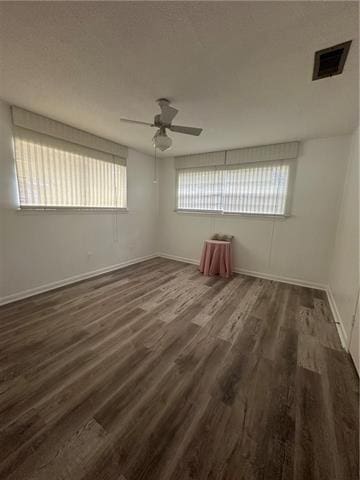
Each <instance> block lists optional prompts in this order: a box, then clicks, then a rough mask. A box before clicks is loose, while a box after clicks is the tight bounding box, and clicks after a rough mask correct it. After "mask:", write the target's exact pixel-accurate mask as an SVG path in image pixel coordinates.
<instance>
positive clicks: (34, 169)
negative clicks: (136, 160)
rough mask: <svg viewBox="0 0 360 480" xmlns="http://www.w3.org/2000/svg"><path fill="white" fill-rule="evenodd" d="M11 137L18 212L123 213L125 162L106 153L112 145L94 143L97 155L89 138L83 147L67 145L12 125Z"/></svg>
mask: <svg viewBox="0 0 360 480" xmlns="http://www.w3.org/2000/svg"><path fill="white" fill-rule="evenodd" d="M41 118H45V117H41ZM45 120H46V119H45ZM56 123H58V122H56ZM44 125H46V121H45V122H44ZM28 126H29V125H28ZM30 126H31V128H33V125H30ZM69 129H70V130H66V131H67V132H68V133H69V132H71V129H72V127H69ZM42 130H44V128H43V129H42ZM13 131H14V154H15V163H16V172H17V179H18V188H19V200H20V206H21V208H44V209H46V208H51V209H52V208H88V209H93V208H105V209H106V208H109V209H126V208H127V180H126V158H122V157H119V156H118V155H115V154H113V153H111V150H114V149H115V147H114V146H113V145H112V142H111V144H110V148H108V145H107V143H106V142H107V140H104V142H105V143H103V142H100V141H99V142H98V144H99V145H101V146H102V147H105V148H104V150H103V151H101V150H97V149H95V148H93V146H94V142H95V140H94V139H93V138H92V137H93V136H91V142H88V144H87V143H86V141H84V142H83V141H82V138H84V139H85V140H87V137H86V136H85V137H81V136H79V139H80V141H81V143H72V142H69V141H67V140H64V139H63V138H60V137H59V138H56V137H53V136H51V135H47V134H43V133H40V132H36V131H34V130H32V129H30V128H23V127H20V126H18V125H14V128H13ZM84 133H85V132H84ZM89 135H90V134H89ZM94 138H97V137H94ZM88 145H90V146H88ZM114 145H116V144H114ZM124 148H125V147H124ZM105 150H108V151H105ZM115 151H116V153H118V152H120V153H121V150H116V149H115Z"/></svg>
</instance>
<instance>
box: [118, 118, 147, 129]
mask: <svg viewBox="0 0 360 480" xmlns="http://www.w3.org/2000/svg"><path fill="white" fill-rule="evenodd" d="M120 121H121V122H126V123H136V124H138V125H148V126H149V127H154V126H155V125H154V124H152V123H148V122H140V121H139V120H129V119H128V118H120Z"/></svg>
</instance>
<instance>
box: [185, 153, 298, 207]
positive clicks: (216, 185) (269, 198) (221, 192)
mask: <svg viewBox="0 0 360 480" xmlns="http://www.w3.org/2000/svg"><path fill="white" fill-rule="evenodd" d="M292 167H293V164H292V163H291V161H286V162H263V163H258V162H256V163H251V164H244V165H237V166H229V167H227V166H224V167H209V168H204V169H181V170H177V205H176V207H177V209H178V210H184V211H186V210H188V211H189V210H190V211H209V212H211V211H213V212H220V213H243V214H258V215H287V214H288V213H289V200H290V195H291V170H292Z"/></svg>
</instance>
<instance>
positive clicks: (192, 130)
mask: <svg viewBox="0 0 360 480" xmlns="http://www.w3.org/2000/svg"><path fill="white" fill-rule="evenodd" d="M169 130H171V131H172V132H177V133H185V134H186V135H196V136H199V135H200V133H201V132H202V131H203V129H202V128H196V127H182V126H181V125H170V127H169Z"/></svg>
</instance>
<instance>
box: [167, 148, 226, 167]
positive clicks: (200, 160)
mask: <svg viewBox="0 0 360 480" xmlns="http://www.w3.org/2000/svg"><path fill="white" fill-rule="evenodd" d="M224 164H225V152H224V151H222V152H209V153H199V154H196V155H184V156H182V157H175V168H177V169H178V168H193V167H194V168H196V167H210V166H215V165H224Z"/></svg>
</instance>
